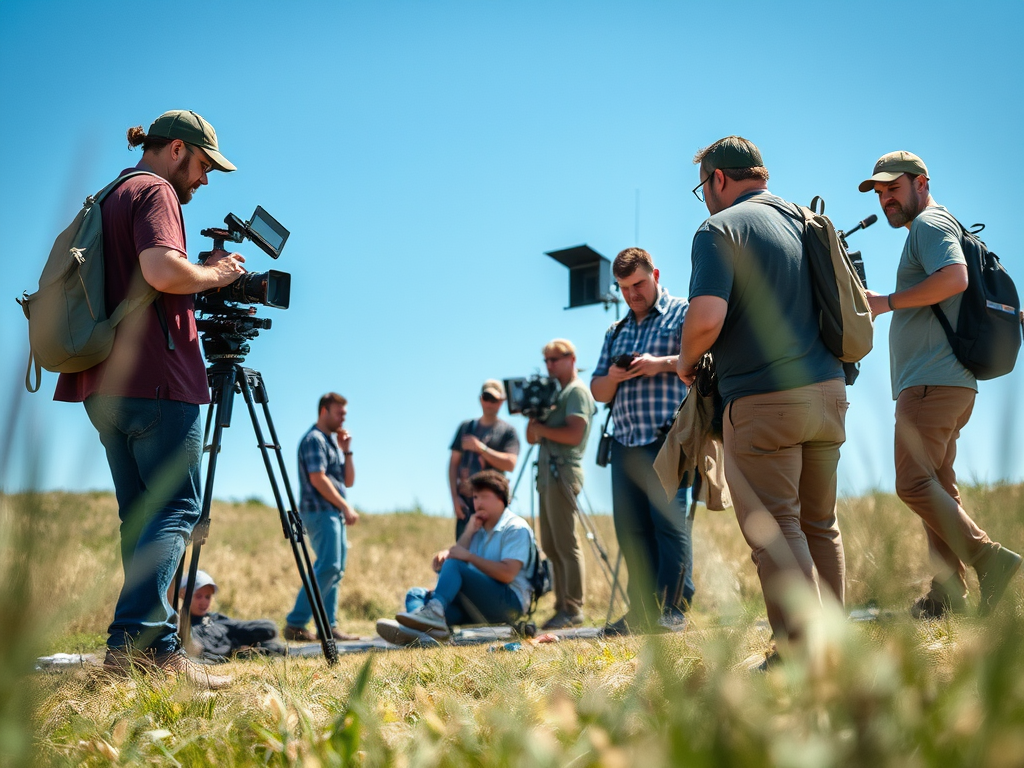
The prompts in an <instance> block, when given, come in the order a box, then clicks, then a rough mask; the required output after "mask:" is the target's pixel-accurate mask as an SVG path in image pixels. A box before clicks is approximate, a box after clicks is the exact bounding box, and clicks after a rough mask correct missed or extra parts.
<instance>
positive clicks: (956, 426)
mask: <svg viewBox="0 0 1024 768" xmlns="http://www.w3.org/2000/svg"><path fill="white" fill-rule="evenodd" d="M974 396H975V392H974V390H973V389H968V388H967V387H927V386H919V387H908V388H907V389H904V390H903V391H902V392H900V394H899V397H898V398H897V399H896V446H895V449H896V450H895V454H896V493H897V495H898V496H899V497H900V499H902V500H903V503H904V504H906V505H907V506H908V507H910V508H911V509H912V510H913V511H914V512H915V513H917V515H918V517H920V518H921V520H922V522H923V523H924V529H925V533H926V534H927V536H928V553H929V556H930V558H931V561H932V568H933V574H934V576H933V579H932V592H931V596H932V597H934V598H935V599H936V600H941V599H942V597H943V596H944V593H948V594H949V595H950V596H952V597H966V596H967V580H966V578H965V576H966V567H965V563H966V564H967V565H974V564H975V562H977V560H978V558H979V557H980V556H981V555H982V554H983V553H984V552H985V551H987V550H989V549H991V540H990V539H989V537H988V534H986V533H985V532H984V531H983V530H981V528H979V527H978V526H977V525H976V524H975V522H974V521H973V520H972V519H971V518H970V517H969V516H968V514H967V512H965V511H964V508H963V507H962V506H961V505H960V491H959V490H958V489H957V487H956V474H955V473H954V472H953V459H955V458H956V441H957V438H958V437H960V430H961V429H963V428H964V426H965V425H966V424H967V421H968V419H970V418H971V412H972V411H973V409H974Z"/></svg>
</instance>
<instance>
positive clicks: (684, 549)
mask: <svg viewBox="0 0 1024 768" xmlns="http://www.w3.org/2000/svg"><path fill="white" fill-rule="evenodd" d="M612 274H613V275H614V276H615V280H616V282H617V283H618V284H619V289H620V290H621V292H622V298H623V299H625V301H626V304H628V305H629V313H628V314H627V315H626V317H625V319H624V320H621V321H620V322H618V323H615V324H614V325H613V326H612V327H611V328H609V329H608V332H607V333H606V334H605V339H604V346H603V347H602V348H601V357H600V359H599V360H598V362H597V368H595V369H594V376H593V378H592V379H591V381H590V391H591V392H592V393H593V395H594V399H595V400H597V401H598V402H600V403H612V412H611V419H612V424H613V427H614V437H613V439H612V449H611V465H612V514H613V517H614V519H615V535H616V537H617V538H618V540H619V546H620V547H621V548H622V555H623V558H624V559H625V561H626V568H627V569H629V585H628V592H627V593H628V595H629V612H628V613H627V614H626V615H625V616H623V617H622V618H621V619H619V620H618V621H616V622H615V623H614V624H611V625H610V626H608V627H607V628H606V629H605V632H606V633H607V634H613V635H622V634H628V633H630V632H644V631H647V630H649V629H652V628H655V627H657V626H660V627H661V628H663V629H668V630H680V629H682V628H684V627H685V626H686V616H685V611H686V609H687V608H688V607H689V604H690V601H691V600H692V599H693V592H694V587H693V575H692V572H693V550H692V545H691V541H690V534H691V531H692V528H693V521H692V518H690V516H689V511H688V509H687V503H686V488H680V489H679V491H678V493H677V494H676V495H675V496H674V497H672V498H671V499H670V498H667V497H666V495H665V490H664V488H663V487H662V485H661V481H660V480H659V479H658V476H657V474H656V473H655V471H654V466H653V465H654V458H655V457H656V456H657V455H658V451H659V450H660V449H661V446H662V444H663V443H664V442H665V434H666V431H667V429H668V427H669V426H671V424H672V419H673V416H674V415H675V411H676V408H677V407H678V406H679V403H681V402H682V400H683V398H684V397H685V396H686V385H684V384H683V382H682V381H680V380H679V377H678V376H677V375H676V362H677V360H678V358H679V334H680V329H681V328H682V325H683V318H684V317H685V316H686V309H687V302H686V299H680V298H676V297H674V296H670V295H669V293H668V291H666V290H665V288H664V287H662V286H661V285H660V284H659V283H658V278H659V272H658V270H657V269H656V268H655V266H654V261H653V259H652V258H651V255H650V254H649V253H648V252H647V251H645V250H643V249H641V248H627V249H626V250H624V251H622V252H621V253H619V255H618V256H616V257H615V261H614V262H613V263H612Z"/></svg>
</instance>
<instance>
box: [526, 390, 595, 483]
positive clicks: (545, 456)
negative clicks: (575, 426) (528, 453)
mask: <svg viewBox="0 0 1024 768" xmlns="http://www.w3.org/2000/svg"><path fill="white" fill-rule="evenodd" d="M595 413H597V405H595V404H594V397H593V395H591V394H590V390H589V389H588V388H587V385H586V384H584V383H583V381H582V380H581V379H580V377H579V376H577V377H576V378H574V379H573V380H572V381H570V382H569V383H568V384H567V385H566V386H565V387H564V388H563V389H562V391H561V392H559V393H558V400H557V402H556V403H555V409H554V410H553V411H551V413H550V415H549V416H548V417H547V419H545V420H544V425H545V426H548V427H564V426H565V420H566V418H568V417H569V416H579V417H581V418H582V419H583V421H585V422H586V424H587V426H586V428H585V429H584V430H583V439H582V440H580V444H579V445H565V444H564V443H556V442H555V441H553V440H548V439H547V438H545V437H542V438H541V439H540V466H542V467H546V466H547V465H548V462H549V461H550V459H554V460H555V462H556V463H557V464H568V465H570V466H573V467H574V468H576V469H579V467H580V464H581V462H582V461H583V453H584V452H585V451H586V450H587V438H588V437H590V422H591V421H592V420H593V417H594V414H595Z"/></svg>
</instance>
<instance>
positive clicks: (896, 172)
mask: <svg viewBox="0 0 1024 768" xmlns="http://www.w3.org/2000/svg"><path fill="white" fill-rule="evenodd" d="M872 173H873V175H872V176H871V178H870V179H864V181H862V182H861V183H860V186H859V187H857V189H859V190H860V191H861V192H871V191H872V190H873V189H874V188H875V182H876V181H881V182H890V181H896V179H898V178H899V177H900V176H902V175H903V174H904V173H911V174H913V175H914V176H924V177H925V178H928V167H927V166H926V165H925V164H924V160H922V159H921V158H920V157H918V156H917V155H915V154H913V153H912V152H903V151H900V152H890V153H889V154H887V155H882V156H881V157H880V158H878V162H877V163H875V170H874V171H873V172H872Z"/></svg>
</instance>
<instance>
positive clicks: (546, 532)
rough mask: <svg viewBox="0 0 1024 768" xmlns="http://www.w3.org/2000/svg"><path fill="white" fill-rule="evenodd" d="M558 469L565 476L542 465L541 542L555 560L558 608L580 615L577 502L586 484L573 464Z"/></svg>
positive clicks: (581, 573)
mask: <svg viewBox="0 0 1024 768" xmlns="http://www.w3.org/2000/svg"><path fill="white" fill-rule="evenodd" d="M558 471H559V473H565V478H564V479H559V478H557V477H555V476H554V475H553V474H552V472H551V470H550V468H548V467H544V466H541V467H538V473H537V493H538V495H539V497H540V514H539V518H540V545H541V547H543V549H544V554H546V555H547V557H548V560H550V561H551V571H552V577H553V581H554V585H553V592H554V594H555V610H556V611H565V612H566V613H570V614H576V613H580V612H582V610H583V578H584V570H583V548H582V547H581V546H580V539H579V536H577V535H576V503H575V499H576V495H577V494H578V493H579V492H580V488H581V487H582V484H581V483H580V482H578V480H577V479H576V478H574V477H573V474H572V469H571V468H570V467H564V466H562V467H558ZM566 486H567V487H566ZM570 493H572V497H570V496H569V494H570Z"/></svg>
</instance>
